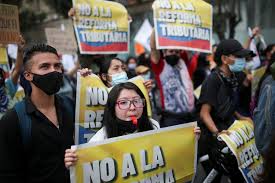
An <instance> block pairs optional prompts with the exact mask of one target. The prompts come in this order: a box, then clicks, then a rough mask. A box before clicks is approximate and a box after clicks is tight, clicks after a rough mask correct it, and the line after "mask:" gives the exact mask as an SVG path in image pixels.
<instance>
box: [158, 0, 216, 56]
mask: <svg viewBox="0 0 275 183" xmlns="http://www.w3.org/2000/svg"><path fill="white" fill-rule="evenodd" d="M153 10H154V24H155V30H156V31H155V34H156V45H157V48H158V49H184V50H193V51H200V52H211V50H212V6H211V5H210V4H208V3H206V2H205V1H203V0H155V2H154V3H153Z"/></svg>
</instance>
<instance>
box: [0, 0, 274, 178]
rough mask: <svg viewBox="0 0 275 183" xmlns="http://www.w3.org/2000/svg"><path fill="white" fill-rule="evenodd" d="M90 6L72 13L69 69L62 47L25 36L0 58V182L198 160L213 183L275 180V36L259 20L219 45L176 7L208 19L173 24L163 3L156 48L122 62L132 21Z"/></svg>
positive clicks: (151, 168)
mask: <svg viewBox="0 0 275 183" xmlns="http://www.w3.org/2000/svg"><path fill="white" fill-rule="evenodd" d="M91 2H93V3H94V0H91ZM156 2H159V1H156ZM191 2H193V1H190V4H188V3H186V5H185V6H186V7H185V8H186V9H185V10H187V11H191V12H194V11H195V9H196V8H194V7H193V6H195V5H196V3H193V4H192V3H191ZM97 3H99V5H98V6H100V3H102V2H101V1H100V2H97ZM95 4H96V3H95ZM179 5H180V6H179V7H178V9H180V10H181V7H182V6H184V5H183V4H179ZM90 6H91V7H90V8H91V9H92V10H90V11H91V12H89V11H88V9H86V10H85V8H86V6H83V7H82V9H81V5H79V6H77V5H75V6H74V7H73V8H71V9H70V10H69V12H68V14H69V16H70V18H71V19H72V20H73V21H74V26H75V34H76V37H77V41H78V46H79V52H78V56H74V57H73V59H74V62H73V65H72V66H71V67H68V68H66V64H68V62H66V56H65V55H64V54H63V55H62V53H61V52H60V51H59V50H58V48H55V45H50V44H46V43H43V42H41V43H37V44H33V45H31V44H29V43H28V42H26V41H25V39H24V37H23V36H22V35H20V34H17V35H16V39H15V40H16V44H17V46H16V47H17V49H16V50H14V52H16V55H17V56H16V59H11V58H9V60H8V63H7V65H8V67H4V66H3V67H2V65H1V68H0V101H1V103H0V117H1V120H0V146H1V148H0V182H3V183H21V182H22V183H65V182H96V183H99V182H124V181H125V182H143V183H145V182H146V183H149V182H150V183H151V182H152V183H153V182H190V181H192V179H195V178H194V177H195V176H196V177H200V176H202V175H201V174H200V171H197V172H196V170H197V169H198V164H200V165H201V166H202V168H203V171H204V172H205V174H206V176H205V177H204V178H203V179H205V182H223V181H224V180H225V179H226V180H227V182H232V183H235V182H236V183H242V182H259V183H268V182H273V180H275V178H274V175H273V174H272V172H273V167H274V164H275V161H274V156H273V155H274V149H275V135H274V127H275V123H274V121H273V120H274V119H275V99H274V98H275V96H273V95H274V94H275V44H269V45H266V46H265V45H264V43H263V42H261V40H260V39H259V38H262V34H261V29H260V27H254V28H253V30H252V33H251V35H249V36H247V42H246V43H244V44H242V43H241V42H240V41H238V40H236V39H225V40H220V41H219V42H218V44H212V41H211V38H212V36H209V34H212V25H211V26H210V27H211V28H209V27H208V28H207V26H205V25H208V24H205V23H204V22H202V21H204V20H203V17H201V19H200V18H199V17H193V18H194V19H192V21H191V20H190V22H188V20H187V19H182V20H181V19H180V17H181V16H185V14H184V13H183V14H182V15H179V14H178V15H177V16H179V17H177V18H178V19H179V20H180V21H182V22H185V23H187V24H190V25H191V24H192V26H193V25H195V26H196V25H198V26H200V25H201V26H205V27H206V28H205V29H204V28H198V27H195V28H194V29H192V30H191V28H190V29H187V28H186V31H185V30H184V28H185V27H183V28H182V29H180V28H178V29H177V31H175V30H176V28H174V27H173V25H171V24H169V23H167V22H165V20H166V19H169V16H168V15H167V14H165V13H164V12H162V11H164V10H165V6H166V5H165V4H161V2H160V5H159V6H153V9H154V11H155V12H157V13H156V14H158V13H159V14H160V18H159V17H157V15H155V16H156V17H154V19H155V22H154V23H155V25H154V28H153V29H152V31H151V33H150V37H149V38H148V43H149V44H148V45H149V46H150V51H148V50H147V51H144V52H143V53H141V54H139V55H135V56H129V57H128V59H126V60H124V59H122V58H121V57H119V54H118V53H125V51H126V52H127V51H128V46H129V45H128V43H127V42H128V41H129V40H128V39H129V35H128V34H129V32H128V27H127V26H129V25H128V24H129V21H134V20H132V19H131V17H130V16H129V15H128V14H127V11H126V10H125V11H124V10H120V11H118V9H119V8H117V7H116V8H114V9H108V7H107V6H111V5H110V4H108V3H106V4H105V5H104V6H106V7H107V8H106V7H105V8H106V9H105V12H104V10H102V9H103V8H102V9H101V11H99V12H101V13H99V14H98V15H94V16H95V17H97V18H98V17H100V18H102V19H103V18H105V19H104V21H103V20H102V22H103V23H102V22H101V23H100V19H96V18H95V19H89V18H87V17H88V16H92V15H91V14H96V13H95V12H96V8H97V7H96V5H94V6H93V4H92V3H91V4H90ZM167 6H168V5H167ZM78 7H80V10H79V9H78ZM118 7H120V6H118ZM157 7H158V8H157ZM175 7H176V6H175ZM206 7H208V8H209V7H210V6H208V5H205V8H206ZM120 8H121V7H120ZM99 9H100V8H99ZM115 10H116V11H118V12H116V14H115V13H114V12H115ZM209 10H210V9H209ZM102 11H103V13H102ZM171 11H172V10H171ZM209 12H210V11H209ZM123 13H124V14H123ZM175 16H176V15H175ZM211 16H212V15H211ZM83 17H84V18H83ZM115 17H123V18H121V19H118V20H119V21H118V22H115V21H113V20H110V19H111V18H115ZM171 17H172V15H171ZM171 17H170V18H171ZM81 18H83V20H81ZM157 18H159V19H157ZM181 18H182V17H181ZM106 19H108V20H106ZM79 22H80V23H79ZM163 22H164V23H163ZM166 23H167V24H166ZM93 26H94V27H95V29H96V30H97V28H98V30H99V31H98V32H96V31H95V32H93V31H90V30H89V29H92V28H91V27H93ZM123 26H126V28H124V27H123ZM176 26H179V25H176ZM176 26H175V27H176ZM96 27H97V28H96ZM121 27H123V28H121ZM106 29H108V31H109V32H107V33H106V32H104V31H105V30H106ZM196 29H198V30H196ZM110 30H111V31H113V32H111V31H110ZM187 30H188V31H189V38H190V39H189V40H188V39H187V38H186V39H183V40H181V38H177V36H179V35H180V36H179V37H184V36H185V37H188V36H187V35H186V32H188V31H187ZM210 30H211V31H210ZM89 31H90V32H89ZM148 31H149V30H148ZM181 31H183V32H184V33H181ZM192 31H193V32H192ZM196 31H198V32H200V33H196ZM203 31H204V32H203ZM208 31H209V32H208ZM101 34H102V37H101V36H100V35H101ZM196 34H197V35H196ZM95 35H96V36H95ZM97 36H98V37H97ZM175 37H176V38H175ZM96 38H97V39H96ZM98 40H101V41H98ZM196 40H197V41H196ZM130 41H131V40H130ZM256 41H258V42H259V43H258V45H259V44H263V45H264V46H262V47H261V48H260V47H258V46H255V48H256V49H252V47H251V45H253V44H255V42H256ZM110 42H111V43H110ZM186 42H188V43H186ZM107 43H110V45H108V44H107ZM181 43H182V44H183V46H182V45H181ZM180 46H182V47H180ZM1 47H3V48H5V47H6V45H4V44H2V45H1ZM85 54H92V56H91V59H92V60H91V61H92V62H93V63H95V64H96V69H94V68H89V67H86V66H85V65H84V64H83V61H82V55H85ZM6 68H10V69H8V70H7V69H6ZM20 91H21V95H22V96H23V97H18V93H19V92H20ZM22 93H23V94H22ZM150 162H151V163H150Z"/></svg>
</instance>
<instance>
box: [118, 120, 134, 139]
mask: <svg viewBox="0 0 275 183" xmlns="http://www.w3.org/2000/svg"><path fill="white" fill-rule="evenodd" d="M116 122H117V125H118V130H119V135H125V134H128V133H134V132H135V131H136V130H137V126H136V125H134V124H133V123H132V121H124V120H121V119H118V118H117V119H116Z"/></svg>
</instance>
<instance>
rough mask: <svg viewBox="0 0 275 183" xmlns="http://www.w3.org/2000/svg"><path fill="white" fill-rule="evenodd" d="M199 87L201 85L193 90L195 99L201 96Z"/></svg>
mask: <svg viewBox="0 0 275 183" xmlns="http://www.w3.org/2000/svg"><path fill="white" fill-rule="evenodd" d="M201 87H202V85H200V86H199V87H198V88H197V89H195V91H194V95H195V97H196V99H199V98H200V96H201Z"/></svg>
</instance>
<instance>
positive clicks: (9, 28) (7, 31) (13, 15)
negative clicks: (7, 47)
mask: <svg viewBox="0 0 275 183" xmlns="http://www.w3.org/2000/svg"><path fill="white" fill-rule="evenodd" d="M19 35H20V27H19V16H18V9H17V6H13V5H7V4H0V43H4V44H8V43H18V37H19Z"/></svg>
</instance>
